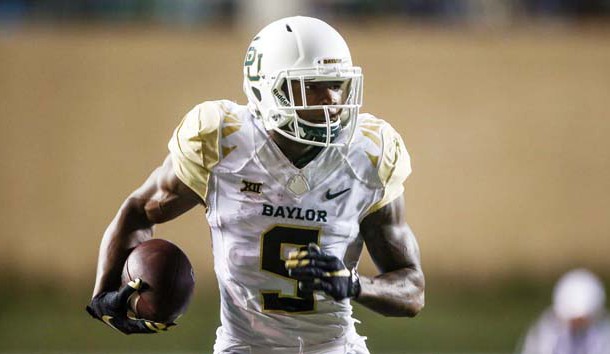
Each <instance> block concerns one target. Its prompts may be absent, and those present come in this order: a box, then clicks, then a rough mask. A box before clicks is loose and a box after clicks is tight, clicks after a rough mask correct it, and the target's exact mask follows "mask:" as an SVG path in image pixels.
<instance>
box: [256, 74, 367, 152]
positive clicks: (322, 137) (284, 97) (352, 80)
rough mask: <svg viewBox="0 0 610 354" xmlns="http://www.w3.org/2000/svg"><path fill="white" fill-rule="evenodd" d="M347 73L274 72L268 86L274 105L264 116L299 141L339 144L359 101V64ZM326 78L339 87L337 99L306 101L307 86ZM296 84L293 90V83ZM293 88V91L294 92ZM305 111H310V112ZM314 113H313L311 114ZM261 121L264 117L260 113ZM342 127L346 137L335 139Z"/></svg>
mask: <svg viewBox="0 0 610 354" xmlns="http://www.w3.org/2000/svg"><path fill="white" fill-rule="evenodd" d="M356 69H357V70H352V72H351V73H349V74H348V73H346V72H343V73H341V72H335V73H333V74H331V73H329V72H326V73H321V70H316V69H314V70H315V71H316V73H315V75H312V73H311V70H303V69H299V70H285V71H284V72H281V73H278V75H277V79H276V82H275V84H274V86H273V88H272V93H273V96H274V99H275V103H276V106H275V107H273V108H271V109H269V114H268V117H267V118H268V119H270V120H271V121H272V122H273V123H275V122H277V125H276V126H275V127H273V128H272V130H273V131H276V132H277V133H279V134H281V135H282V136H284V137H286V138H288V139H291V140H294V141H297V142H299V143H302V144H308V145H316V146H343V145H345V144H347V143H349V141H350V140H351V136H352V134H353V130H354V127H355V120H356V117H357V116H358V112H359V108H360V106H361V102H362V75H361V74H360V73H359V68H356ZM320 82H328V83H334V84H335V85H338V86H340V87H341V97H340V98H339V99H338V100H337V102H332V103H330V102H329V103H324V104H315V103H314V102H308V100H307V96H308V90H309V88H308V86H309V85H310V84H312V83H320ZM293 85H295V86H297V87H298V89H297V90H294V87H295V86H293ZM294 91H296V92H294ZM309 112H311V113H313V114H310V113H309ZM316 113H317V115H318V116H317V117H315V119H312V117H313V116H314V115H315V114H316ZM261 118H262V119H263V121H265V119H266V118H265V117H264V116H262V117H261ZM343 130H346V134H347V137H346V139H342V140H341V142H336V139H337V137H338V136H339V134H340V133H341V132H342V131H343Z"/></svg>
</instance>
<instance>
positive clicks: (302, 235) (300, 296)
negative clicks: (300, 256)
mask: <svg viewBox="0 0 610 354" xmlns="http://www.w3.org/2000/svg"><path fill="white" fill-rule="evenodd" d="M319 241H320V229H318V228H310V229H308V228H304V227H294V226H275V227H274V228H272V229H271V230H269V231H267V232H265V233H264V234H263V236H262V241H261V269H262V270H265V271H267V272H271V273H273V274H274V275H276V276H279V277H283V278H286V279H287V280H289V281H292V282H294V288H295V291H294V295H287V294H283V293H282V292H281V291H279V290H263V291H261V295H262V299H263V310H265V311H273V312H289V313H299V312H312V311H315V299H314V296H313V293H312V292H305V291H302V290H301V289H299V287H298V281H297V280H296V279H294V278H291V277H290V276H289V275H288V271H287V270H286V267H285V265H284V264H285V259H283V255H284V254H285V253H284V247H286V246H288V247H291V248H294V249H299V248H301V247H305V246H307V245H308V244H310V243H312V242H313V243H315V244H319Z"/></svg>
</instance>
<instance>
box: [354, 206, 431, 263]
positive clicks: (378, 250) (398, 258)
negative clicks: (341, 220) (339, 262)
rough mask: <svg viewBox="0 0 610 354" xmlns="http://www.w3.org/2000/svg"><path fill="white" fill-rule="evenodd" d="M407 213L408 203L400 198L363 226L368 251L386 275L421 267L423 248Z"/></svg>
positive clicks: (362, 230)
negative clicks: (398, 270)
mask: <svg viewBox="0 0 610 354" xmlns="http://www.w3.org/2000/svg"><path fill="white" fill-rule="evenodd" d="M404 212H405V207H404V201H403V199H402V197H399V198H396V199H395V200H393V201H392V202H390V203H388V204H387V205H385V206H384V207H383V208H381V209H379V210H377V211H376V212H374V213H372V214H370V215H368V216H367V217H366V218H365V219H364V220H363V221H362V222H361V223H360V233H361V235H362V237H363V238H364V241H365V243H366V247H367V249H368V250H369V253H370V255H371V258H372V259H373V261H374V262H375V265H376V266H377V268H378V269H379V270H380V271H381V272H382V273H385V272H390V271H393V270H397V269H400V268H411V269H419V267H420V256H419V246H418V244H417V240H416V238H415V235H414V234H413V232H412V231H411V228H410V227H409V225H408V224H407V223H406V221H405V217H404Z"/></svg>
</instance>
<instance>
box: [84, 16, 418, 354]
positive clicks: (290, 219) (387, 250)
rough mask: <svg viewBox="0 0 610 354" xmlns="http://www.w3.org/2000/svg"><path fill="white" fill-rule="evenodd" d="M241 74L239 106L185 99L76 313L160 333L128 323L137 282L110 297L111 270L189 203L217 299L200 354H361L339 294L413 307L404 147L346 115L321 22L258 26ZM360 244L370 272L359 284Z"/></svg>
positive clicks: (341, 62) (342, 76) (329, 36)
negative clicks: (210, 257) (210, 340)
mask: <svg viewBox="0 0 610 354" xmlns="http://www.w3.org/2000/svg"><path fill="white" fill-rule="evenodd" d="M243 73H244V85H243V89H244V92H245V94H246V97H247V98H248V104H247V105H245V106H244V105H238V104H236V103H234V102H231V101H227V100H219V101H208V102H204V103H201V104H199V105H197V106H195V107H194V108H193V109H192V110H191V111H190V112H188V113H187V114H186V115H185V116H184V118H183V120H182V122H181V123H180V124H179V125H178V127H177V128H176V130H175V131H174V133H173V136H172V137H171V140H170V141H169V151H170V152H169V155H168V156H167V158H166V159H165V161H164V162H163V164H162V165H161V166H160V167H159V168H157V169H156V170H155V171H154V172H153V173H152V174H151V176H150V177H149V178H148V179H147V180H146V182H144V184H143V185H142V186H141V187H140V188H138V189H137V190H136V191H135V192H133V194H132V195H130V196H129V197H128V198H127V200H125V202H124V203H123V205H122V206H121V207H120V209H119V211H118V214H117V216H116V217H115V219H114V220H113V221H112V223H111V224H110V226H109V227H108V229H107V230H106V232H105V234H104V236H103V239H102V242H101V247H100V253H99V261H98V270H97V279H96V283H95V289H94V293H93V295H94V297H93V299H92V301H91V303H90V305H89V306H88V310H89V312H90V313H91V314H92V315H93V316H94V317H96V318H98V319H100V320H102V321H104V322H105V323H107V324H109V325H111V326H113V327H114V328H116V329H118V330H120V331H122V332H124V333H149V332H158V331H163V330H166V329H167V326H168V325H171V324H161V323H152V322H149V321H145V320H138V319H133V318H128V317H127V315H126V311H127V310H126V308H127V305H126V299H127V298H128V297H129V295H131V294H132V293H133V292H135V291H137V290H138V289H139V287H140V286H141V284H140V283H133V284H132V283H130V284H128V285H127V286H125V287H124V288H122V289H119V287H120V274H121V269H122V267H123V263H124V261H125V259H126V257H127V256H128V254H129V252H130V250H131V249H133V248H134V247H135V246H136V245H137V244H139V243H141V242H143V241H145V240H147V239H150V238H151V237H152V236H153V225H155V224H157V223H162V222H165V221H168V220H171V219H174V218H176V217H177V216H179V215H181V214H183V213H185V212H186V211H188V210H189V209H191V208H193V207H194V206H196V205H199V204H202V205H204V206H205V208H206V211H207V212H206V216H207V219H208V222H209V225H210V227H211V234H212V240H213V253H214V265H215V266H214V270H215V272H216V276H217V278H218V282H219V287H220V296H221V304H220V307H221V308H220V315H221V323H222V325H221V326H220V327H219V328H218V330H217V333H216V334H217V339H216V344H215V346H214V353H368V350H367V347H366V345H365V342H364V338H363V337H360V336H359V335H358V334H357V333H356V331H355V328H354V323H355V320H354V319H353V318H352V316H351V314H352V307H351V305H350V300H354V301H356V302H358V303H360V304H362V305H364V306H366V307H368V308H370V309H371V310H373V311H376V312H378V313H381V314H383V315H386V316H407V317H412V316H415V315H416V314H417V313H418V312H419V311H420V310H421V309H422V307H423V306H424V275H423V273H422V269H421V266H420V256H419V249H418V245H417V241H416V239H415V237H414V235H413V233H412V232H411V229H410V228H409V226H408V225H407V223H406V221H405V216H404V215H405V206H404V201H403V182H404V181H405V179H406V178H407V176H408V175H409V174H410V172H411V167H410V159H409V154H408V153H407V150H406V148H405V146H404V143H403V141H402V139H401V137H400V136H399V134H398V133H397V132H396V131H395V130H394V129H393V128H392V127H391V126H390V125H389V124H388V123H386V122H385V121H383V120H381V119H378V118H376V117H374V116H372V115H370V114H361V113H359V109H360V107H361V105H362V93H363V92H362V83H363V82H362V79H363V77H362V72H361V69H360V68H359V67H356V66H353V65H352V60H351V55H350V51H349V49H348V46H347V45H346V43H345V41H344V39H343V38H342V37H341V35H340V34H339V33H338V32H337V31H336V30H335V29H333V28H332V27H331V26H329V25H328V24H326V23H325V22H323V21H320V20H318V19H314V18H309V17H290V18H284V19H281V20H278V21H276V22H273V23H271V24H270V25H268V26H266V27H265V28H264V29H263V30H261V31H260V32H259V33H258V34H257V35H256V36H255V37H254V39H253V40H252V42H251V44H250V46H249V47H248V50H247V53H246V57H245V61H244V67H243ZM364 244H366V246H367V248H368V250H369V253H370V255H371V257H372V259H373V261H374V262H375V264H376V266H377V268H378V269H379V274H378V275H377V276H374V277H365V276H359V275H358V272H357V266H358V260H359V258H360V253H361V251H362V247H363V245H364Z"/></svg>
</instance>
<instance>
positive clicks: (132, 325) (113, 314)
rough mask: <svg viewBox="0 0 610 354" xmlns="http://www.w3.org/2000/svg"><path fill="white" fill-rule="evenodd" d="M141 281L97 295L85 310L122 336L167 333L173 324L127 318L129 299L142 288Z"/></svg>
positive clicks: (134, 281)
mask: <svg viewBox="0 0 610 354" xmlns="http://www.w3.org/2000/svg"><path fill="white" fill-rule="evenodd" d="M143 286H144V283H143V282H142V280H141V279H136V280H133V281H130V282H129V283H128V284H127V285H125V286H124V287H123V288H121V289H119V290H118V291H109V292H103V293H100V294H97V295H96V296H95V297H94V298H93V299H92V300H91V303H90V304H89V305H88V306H87V308H86V310H87V312H89V314H90V315H91V316H92V317H93V318H97V319H98V320H100V321H102V322H104V323H105V324H107V325H108V326H110V327H112V328H114V329H116V330H117V331H120V332H122V333H124V334H132V333H159V332H163V331H167V329H168V328H170V327H171V326H174V325H175V324H174V323H170V324H165V323H158V322H153V321H148V320H141V319H135V318H130V317H128V316H127V311H128V307H129V305H128V304H129V297H130V296H131V295H132V294H133V293H135V292H136V291H138V290H140V289H141V288H143Z"/></svg>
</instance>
